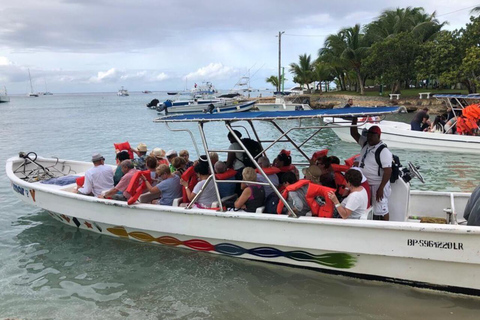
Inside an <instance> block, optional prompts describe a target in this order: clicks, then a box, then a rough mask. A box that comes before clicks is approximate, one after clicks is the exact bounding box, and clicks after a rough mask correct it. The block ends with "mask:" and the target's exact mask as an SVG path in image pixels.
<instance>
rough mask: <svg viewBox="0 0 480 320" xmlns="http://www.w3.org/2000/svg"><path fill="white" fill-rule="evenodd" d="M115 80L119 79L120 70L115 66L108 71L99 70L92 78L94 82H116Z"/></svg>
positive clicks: (91, 80)
mask: <svg viewBox="0 0 480 320" xmlns="http://www.w3.org/2000/svg"><path fill="white" fill-rule="evenodd" d="M115 80H118V72H117V70H116V69H115V68H111V69H110V70H108V71H106V72H103V71H99V72H98V73H97V76H95V77H91V78H90V82H92V83H101V82H115Z"/></svg>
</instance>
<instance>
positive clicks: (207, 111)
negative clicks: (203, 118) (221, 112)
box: [203, 103, 215, 114]
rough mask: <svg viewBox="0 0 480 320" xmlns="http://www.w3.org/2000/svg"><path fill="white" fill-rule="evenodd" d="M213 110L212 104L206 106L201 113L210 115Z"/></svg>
mask: <svg viewBox="0 0 480 320" xmlns="http://www.w3.org/2000/svg"><path fill="white" fill-rule="evenodd" d="M213 110H215V105H214V104H213V103H210V104H209V105H208V108H207V109H204V110H203V113H210V114H212V113H213Z"/></svg>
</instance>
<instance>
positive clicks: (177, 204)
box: [172, 198, 183, 207]
mask: <svg viewBox="0 0 480 320" xmlns="http://www.w3.org/2000/svg"><path fill="white" fill-rule="evenodd" d="M182 201H183V198H175V199H173V202H172V207H180V203H182Z"/></svg>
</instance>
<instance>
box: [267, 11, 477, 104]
mask: <svg viewBox="0 0 480 320" xmlns="http://www.w3.org/2000/svg"><path fill="white" fill-rule="evenodd" d="M478 12H480V7H477V8H475V9H473V10H472V14H476V13H478ZM446 23H447V22H443V23H440V22H439V21H438V19H437V18H436V14H435V12H433V13H431V14H428V13H426V12H425V10H424V9H423V8H421V7H415V8H412V7H407V8H397V9H396V10H385V11H383V12H382V13H381V14H380V16H379V17H378V18H377V19H376V20H374V21H372V22H371V23H369V24H367V25H364V26H363V27H362V26H361V25H360V24H356V25H355V26H353V27H349V28H343V29H341V30H340V31H339V32H338V33H336V34H331V35H329V36H328V37H327V38H326V40H325V42H324V44H323V47H322V48H320V49H319V50H318V53H317V57H316V59H315V58H313V59H312V57H311V55H309V54H306V53H305V54H302V55H300V56H299V61H298V63H291V64H290V65H289V66H290V68H289V71H290V72H291V73H292V75H293V76H294V78H293V81H294V82H295V83H298V84H301V85H305V86H306V87H307V88H308V89H310V86H311V84H312V83H314V84H315V83H316V82H318V84H319V85H318V86H317V87H318V88H319V89H320V90H321V88H322V86H321V83H322V82H324V83H325V87H326V88H328V83H330V82H332V81H333V82H335V84H336V86H337V88H339V89H340V90H342V91H348V90H349V91H356V92H359V93H360V94H362V95H363V94H364V91H365V83H367V82H368V83H371V84H374V85H377V86H379V85H382V86H385V88H386V89H389V90H391V92H392V93H400V91H401V90H402V89H403V88H410V87H411V86H416V87H417V86H420V85H422V86H429V87H432V88H450V87H454V86H457V85H458V84H460V85H461V86H463V87H464V88H466V89H467V90H468V92H469V93H475V92H477V89H478V88H480V16H476V17H475V16H471V17H470V22H469V23H467V24H466V26H465V27H463V28H460V29H456V30H454V31H448V30H443V28H444V26H445V24H446ZM266 81H267V82H269V83H271V84H272V85H274V86H276V87H277V88H279V87H280V86H279V81H278V77H276V76H271V77H269V78H267V79H266Z"/></svg>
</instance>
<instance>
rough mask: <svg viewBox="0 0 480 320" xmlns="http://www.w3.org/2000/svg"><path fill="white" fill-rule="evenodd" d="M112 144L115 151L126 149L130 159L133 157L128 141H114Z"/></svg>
mask: <svg viewBox="0 0 480 320" xmlns="http://www.w3.org/2000/svg"><path fill="white" fill-rule="evenodd" d="M113 146H114V147H115V151H116V152H119V151H122V150H127V151H128V155H129V156H130V159H133V151H132V150H131V149H132V148H131V147H130V143H128V141H125V142H121V143H114V144H113Z"/></svg>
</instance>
